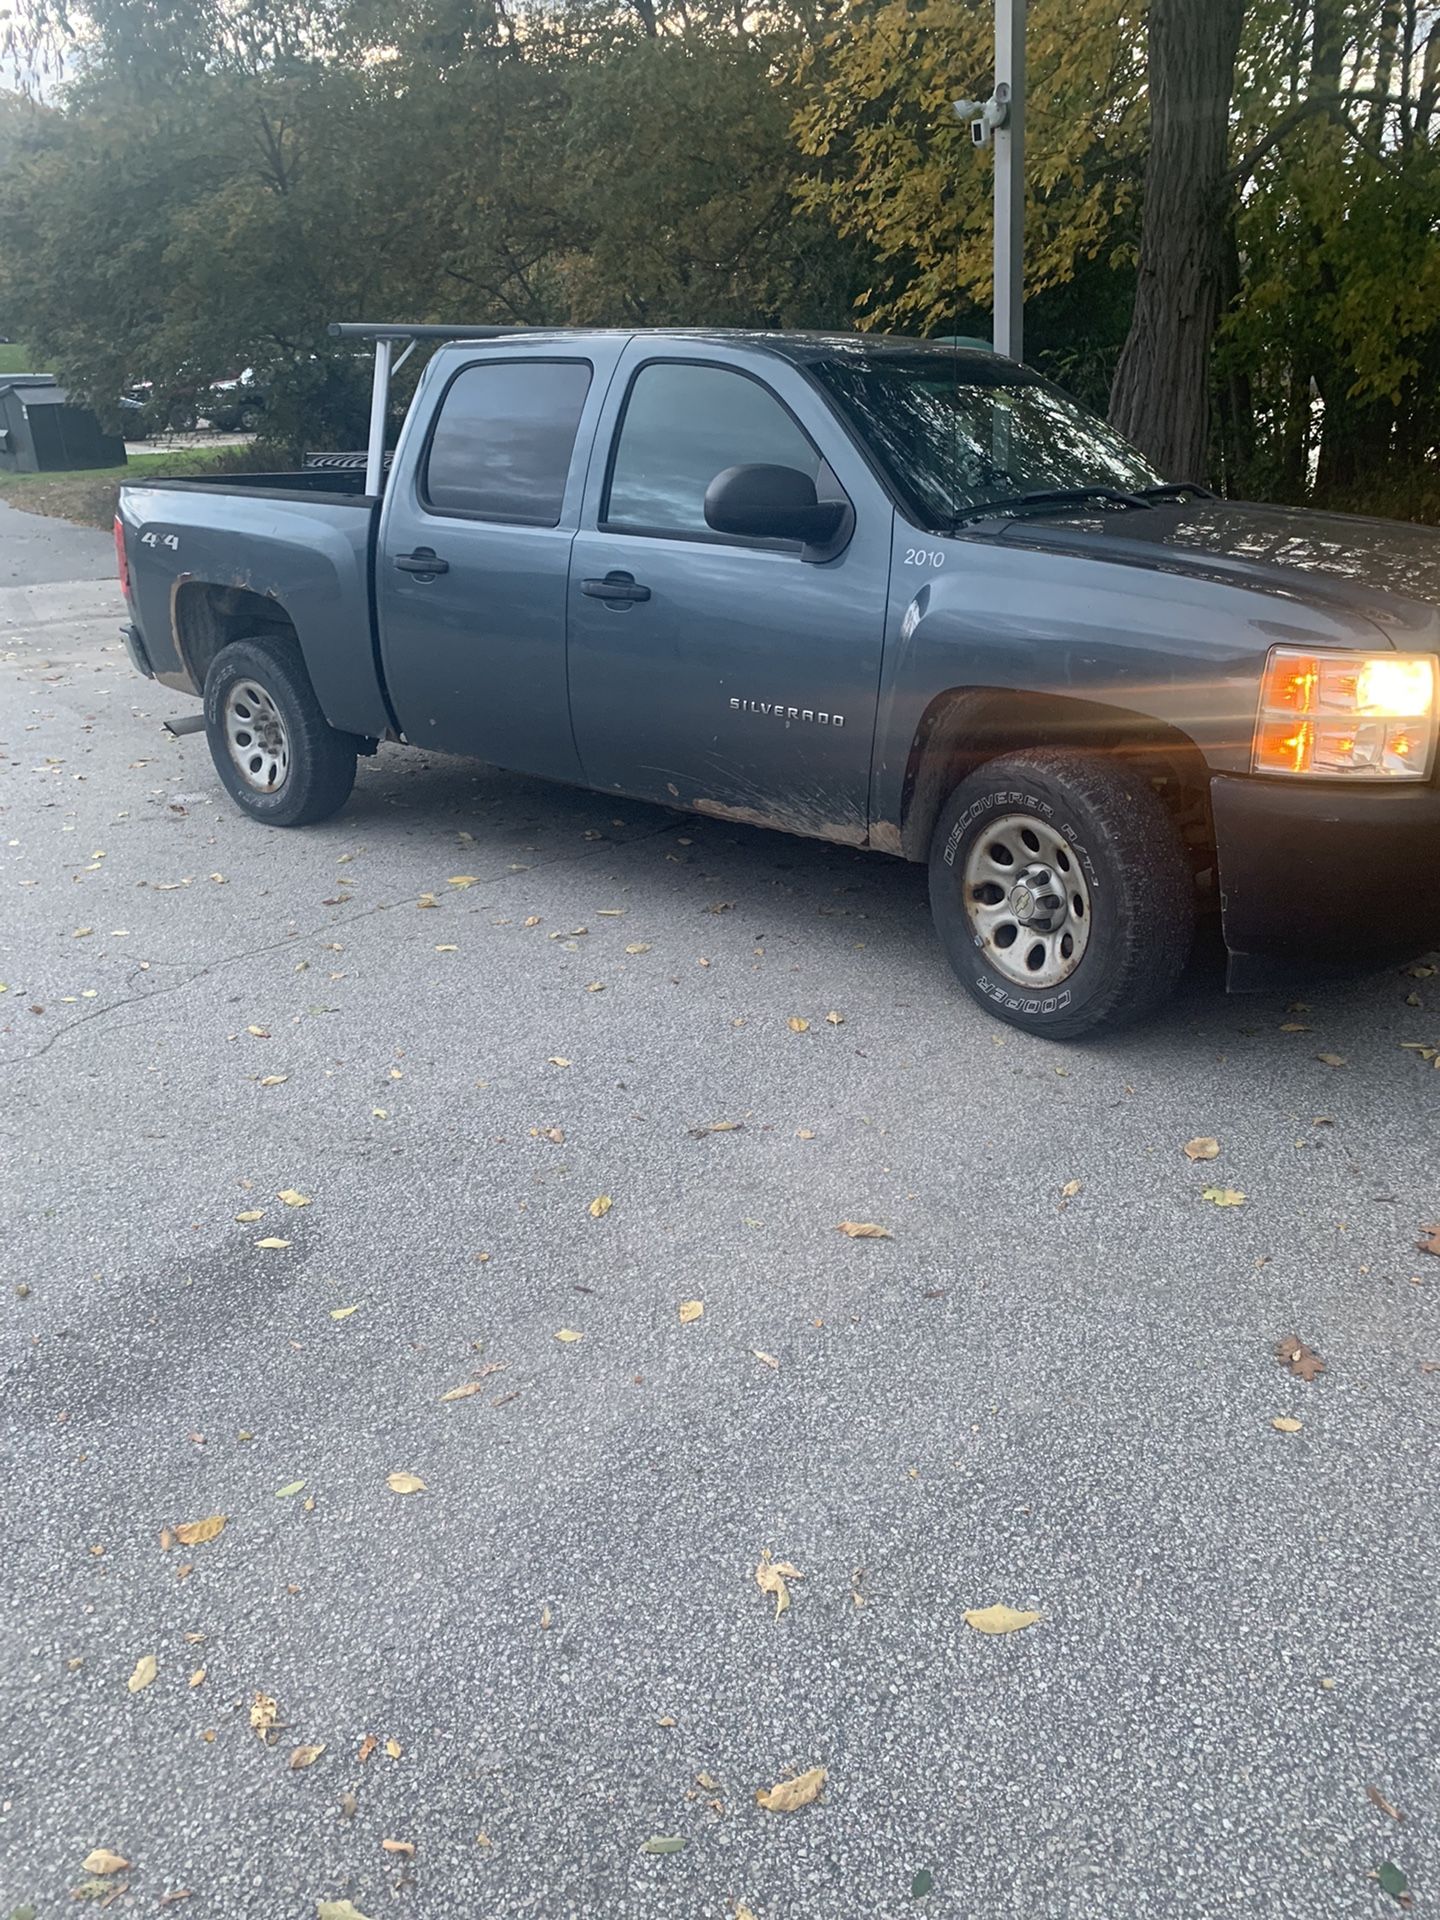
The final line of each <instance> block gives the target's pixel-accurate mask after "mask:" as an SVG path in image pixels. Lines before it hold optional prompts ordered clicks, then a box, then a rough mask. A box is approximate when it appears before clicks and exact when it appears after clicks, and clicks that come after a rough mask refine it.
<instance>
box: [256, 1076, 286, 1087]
mask: <svg viewBox="0 0 1440 1920" xmlns="http://www.w3.org/2000/svg"><path fill="white" fill-rule="evenodd" d="M289 1078H290V1076H289V1074H288V1073H267V1074H262V1076H261V1079H260V1084H261V1086H262V1087H283V1086H284V1084H285V1082H286V1081H287V1080H288V1079H289Z"/></svg>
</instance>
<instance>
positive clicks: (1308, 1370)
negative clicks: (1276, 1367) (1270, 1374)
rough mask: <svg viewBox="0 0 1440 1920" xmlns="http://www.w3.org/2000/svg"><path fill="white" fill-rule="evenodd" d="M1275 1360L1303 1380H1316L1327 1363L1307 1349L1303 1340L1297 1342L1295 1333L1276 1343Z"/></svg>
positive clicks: (1311, 1349) (1310, 1349)
mask: <svg viewBox="0 0 1440 1920" xmlns="http://www.w3.org/2000/svg"><path fill="white" fill-rule="evenodd" d="M1275 1358H1276V1359H1277V1360H1278V1361H1279V1362H1280V1364H1281V1366H1282V1367H1288V1368H1289V1369H1290V1371H1291V1373H1293V1374H1295V1375H1297V1376H1298V1378H1300V1379H1301V1380H1306V1381H1310V1380H1314V1379H1315V1378H1316V1377H1317V1376H1318V1375H1319V1374H1322V1373H1323V1372H1324V1371H1325V1362H1324V1361H1323V1360H1322V1359H1321V1358H1320V1356H1319V1354H1318V1353H1316V1352H1315V1351H1314V1350H1313V1348H1310V1347H1307V1346H1306V1345H1305V1342H1304V1341H1303V1340H1297V1339H1296V1337H1295V1335H1294V1334H1293V1333H1290V1334H1286V1336H1285V1338H1284V1339H1283V1340H1277V1341H1276V1343H1275Z"/></svg>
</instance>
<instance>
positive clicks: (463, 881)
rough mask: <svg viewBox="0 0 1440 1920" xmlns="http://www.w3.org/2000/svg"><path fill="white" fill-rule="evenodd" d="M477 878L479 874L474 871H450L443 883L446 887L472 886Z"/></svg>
mask: <svg viewBox="0 0 1440 1920" xmlns="http://www.w3.org/2000/svg"><path fill="white" fill-rule="evenodd" d="M478 878H479V875H478V874H474V873H452V874H451V876H450V878H449V879H448V880H447V881H446V882H445V884H446V886H447V887H473V886H474V884H475V882H476V880H477V879H478Z"/></svg>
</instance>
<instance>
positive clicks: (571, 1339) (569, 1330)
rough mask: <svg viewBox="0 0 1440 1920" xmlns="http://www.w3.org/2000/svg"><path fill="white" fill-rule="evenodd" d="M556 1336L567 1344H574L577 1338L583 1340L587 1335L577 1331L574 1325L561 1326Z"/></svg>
mask: <svg viewBox="0 0 1440 1920" xmlns="http://www.w3.org/2000/svg"><path fill="white" fill-rule="evenodd" d="M555 1338H556V1339H557V1340H563V1341H564V1342H565V1344H566V1346H573V1345H574V1343H575V1342H576V1341H577V1340H583V1339H584V1338H585V1336H584V1334H583V1333H577V1332H576V1331H575V1329H574V1327H561V1329H560V1331H559V1332H558V1333H557V1334H556V1336H555Z"/></svg>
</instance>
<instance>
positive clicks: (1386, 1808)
mask: <svg viewBox="0 0 1440 1920" xmlns="http://www.w3.org/2000/svg"><path fill="white" fill-rule="evenodd" d="M1365 1797H1366V1799H1367V1800H1369V1801H1370V1802H1371V1804H1372V1805H1373V1806H1377V1807H1378V1808H1379V1809H1380V1811H1381V1813H1388V1814H1389V1816H1390V1818H1391V1819H1392V1820H1403V1819H1404V1818H1405V1816H1404V1814H1403V1813H1401V1811H1400V1809H1399V1808H1398V1807H1392V1806H1391V1804H1390V1802H1389V1801H1388V1800H1387V1799H1386V1798H1385V1796H1384V1794H1383V1793H1381V1791H1380V1789H1379V1788H1378V1787H1366V1789H1365ZM87 1864H88V1863H87Z"/></svg>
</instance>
